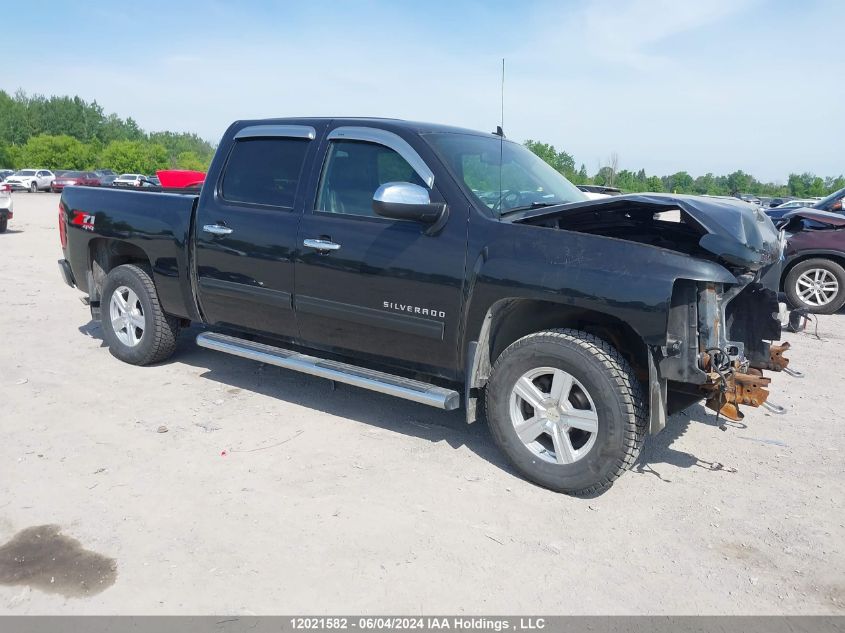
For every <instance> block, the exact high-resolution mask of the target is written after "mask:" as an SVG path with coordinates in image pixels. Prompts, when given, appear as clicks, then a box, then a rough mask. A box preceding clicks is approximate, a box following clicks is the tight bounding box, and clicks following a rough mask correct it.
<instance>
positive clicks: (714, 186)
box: [525, 139, 845, 198]
mask: <svg viewBox="0 0 845 633" xmlns="http://www.w3.org/2000/svg"><path fill="white" fill-rule="evenodd" d="M525 146H526V147H527V148H528V149H530V150H531V151H532V152H534V153H535V154H536V155H537V156H539V157H540V158H542V159H543V160H544V161H546V162H547V163H548V164H549V165H551V166H552V167H554V168H555V169H556V170H557V171H559V172H560V173H561V174H563V175H564V176H566V177H567V178H568V179H569V180H571V181H572V182H573V183H574V184H576V185H603V186H607V187H617V188H619V189H621V190H622V191H624V192H626V193H637V192H641V191H653V192H658V193H660V192H669V193H691V194H699V195H701V194H707V195H711V196H734V195H737V194H740V193H750V194H754V195H756V196H765V197H771V198H777V197H787V196H792V197H796V198H812V197H816V196H826V195H827V194H829V193H833V192H834V191H838V190H839V189H842V188H843V187H845V177H843V176H842V175H841V174H840V175H839V176H836V177H831V176H829V177H827V178H822V177H821V176H816V175H815V174H811V173H807V172H805V173H802V174H789V178H788V180H787V182H786V184H778V183H772V182H761V181H759V180H757V179H756V178H755V177H754V176H752V175H751V174H746V173H745V172H744V171H741V170H737V171H735V172H733V173H731V174H727V175H720V176H717V175H714V174H711V173H708V174H704V175H703V176H698V177H697V178H693V177H692V176H691V175H690V174H689V173H687V172H685V171H679V172H677V173H674V174H671V175H668V176H649V175H647V174H646V172H645V170H644V169H640V170H639V171H629V170H627V169H622V170H619V169H618V161H619V157H618V156H616V155H615V154H612V155H611V156H610V158H609V159H608V160H607V161H605V162H606V163H607V164H606V165H604V166H602V167H600V168H599V170H598V171H597V172H596V173H595V174H593V175H592V176H590V175H589V174H588V173H587V168H586V166H585V165H584V164H583V163H582V164H581V166H580V168H578V169H576V167H575V158H574V157H573V156H572V155H571V154H569V153H567V152H565V151H558V150H557V149H555V147H554V145H550V144H548V143H542V142H540V141H534V140H531V139H529V140H527V141H525Z"/></svg>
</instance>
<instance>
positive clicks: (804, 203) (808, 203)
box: [775, 200, 818, 209]
mask: <svg viewBox="0 0 845 633" xmlns="http://www.w3.org/2000/svg"><path fill="white" fill-rule="evenodd" d="M816 202H818V200H790V201H789V202H784V203H783V204H779V205H778V206H776V207H775V209H800V208H801V207H812V206H813V205H814V204H816Z"/></svg>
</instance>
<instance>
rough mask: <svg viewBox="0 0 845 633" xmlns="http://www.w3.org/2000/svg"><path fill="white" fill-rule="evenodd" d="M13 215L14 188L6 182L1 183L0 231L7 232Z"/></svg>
mask: <svg viewBox="0 0 845 633" xmlns="http://www.w3.org/2000/svg"><path fill="white" fill-rule="evenodd" d="M13 215H14V214H13V212H12V188H11V187H10V186H9V185H7V184H6V183H5V182H4V183H2V184H0V233H5V232H6V227H7V226H8V225H9V220H11V219H12V216H13Z"/></svg>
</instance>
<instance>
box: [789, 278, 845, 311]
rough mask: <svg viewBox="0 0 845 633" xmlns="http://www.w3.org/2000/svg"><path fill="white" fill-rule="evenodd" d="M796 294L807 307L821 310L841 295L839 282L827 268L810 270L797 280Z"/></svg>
mask: <svg viewBox="0 0 845 633" xmlns="http://www.w3.org/2000/svg"><path fill="white" fill-rule="evenodd" d="M795 294H797V295H798V296H799V297H800V298H801V301H803V302H804V303H806V304H807V305H810V306H814V307H817V308H819V307H821V306H825V305H827V304H828V303H830V302H831V301H833V300H834V299H835V298H836V295H837V294H839V281H837V279H836V276H835V275H834V274H833V273H832V272H830V271H829V270H827V269H825V268H810V269H809V270H807V271H805V272H804V273H802V274H801V276H800V277H798V279H796V280H795Z"/></svg>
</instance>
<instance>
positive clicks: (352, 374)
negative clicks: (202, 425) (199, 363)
mask: <svg viewBox="0 0 845 633" xmlns="http://www.w3.org/2000/svg"><path fill="white" fill-rule="evenodd" d="M197 345H199V346H200V347H206V348H208V349H213V350H217V351H218V352H226V353H227V354H232V355H234V356H240V357H241V358H249V359H250V360H257V361H259V362H262V363H267V364H268V365H275V366H277V367H283V368H285V369H292V370H294V371H299V372H302V373H304V374H311V375H312V376H319V377H320V378H328V379H329V380H335V381H337V382H343V383H346V384H348V385H354V386H355V387H361V388H363V389H369V390H370V391H378V392H379V393H386V394H387V395H389V396H396V397H397V398H404V399H405V400H413V401H414V402H419V403H421V404H427V405H429V406H431V407H437V408H438V409H446V410H449V411H451V410H452V409H457V408H458V406H459V405H460V401H461V399H460V396H459V394H458V392H457V391H453V390H451V389H445V388H443V387H437V386H435V385H431V384H429V383H427V382H422V381H420V380H411V379H410V378H403V377H401V376H394V375H392V374H386V373H384V372H380V371H375V370H373V369H366V368H364V367H357V366H355V365H348V364H346V363H340V362H338V361H334V360H326V359H323V358H316V357H314V356H307V355H306V354H300V353H299V352H294V351H291V350H287V349H282V348H281V347H273V346H272V345H264V344H263V343H255V342H254V341H247V340H244V339H241V338H237V337H235V336H228V335H226V334H218V333H216V332H203V333H202V334H200V335H199V336H197Z"/></svg>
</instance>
